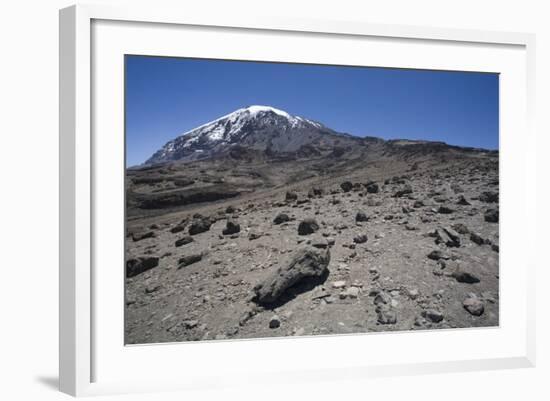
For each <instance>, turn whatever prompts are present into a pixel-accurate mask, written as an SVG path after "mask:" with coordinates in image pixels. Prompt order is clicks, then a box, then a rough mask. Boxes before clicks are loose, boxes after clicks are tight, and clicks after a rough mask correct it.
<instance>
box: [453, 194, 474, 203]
mask: <svg viewBox="0 0 550 401" xmlns="http://www.w3.org/2000/svg"><path fill="white" fill-rule="evenodd" d="M456 204H457V205H463V206H468V205H470V204H471V203H470V202H468V201H467V200H466V198H465V197H464V195H460V196H459V198H458V201H457V202H456Z"/></svg>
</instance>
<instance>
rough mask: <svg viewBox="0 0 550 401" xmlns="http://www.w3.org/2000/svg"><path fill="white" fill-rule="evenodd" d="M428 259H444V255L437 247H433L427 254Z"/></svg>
mask: <svg viewBox="0 0 550 401" xmlns="http://www.w3.org/2000/svg"><path fill="white" fill-rule="evenodd" d="M428 259H432V260H439V259H445V256H444V255H443V252H441V251H440V250H438V249H435V250H433V251H431V252H430V253H429V254H428Z"/></svg>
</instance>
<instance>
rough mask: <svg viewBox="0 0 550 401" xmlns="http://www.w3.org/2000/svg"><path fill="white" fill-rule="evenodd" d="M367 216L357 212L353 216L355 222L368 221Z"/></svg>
mask: <svg viewBox="0 0 550 401" xmlns="http://www.w3.org/2000/svg"><path fill="white" fill-rule="evenodd" d="M368 219H369V218H368V217H367V214H366V213H365V212H357V214H356V215H355V221H357V222H362V221H368Z"/></svg>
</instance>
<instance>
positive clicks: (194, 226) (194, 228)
mask: <svg viewBox="0 0 550 401" xmlns="http://www.w3.org/2000/svg"><path fill="white" fill-rule="evenodd" d="M211 225H212V222H211V221H210V219H208V218H206V217H198V218H195V219H194V220H193V222H192V223H191V225H190V226H189V235H197V234H200V233H204V232H206V231H208V230H210V226H211Z"/></svg>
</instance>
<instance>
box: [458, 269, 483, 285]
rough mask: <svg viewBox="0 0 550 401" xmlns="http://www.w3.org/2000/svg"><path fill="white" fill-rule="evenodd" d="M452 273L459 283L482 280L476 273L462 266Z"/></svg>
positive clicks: (471, 282)
mask: <svg viewBox="0 0 550 401" xmlns="http://www.w3.org/2000/svg"><path fill="white" fill-rule="evenodd" d="M452 275H453V277H454V278H455V279H456V281H458V282H459V283H467V284H474V283H479V281H480V280H479V278H478V277H477V276H476V275H475V274H473V273H470V272H468V271H465V270H464V269H462V268H458V269H456V270H455V271H454V272H453V274H452Z"/></svg>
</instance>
